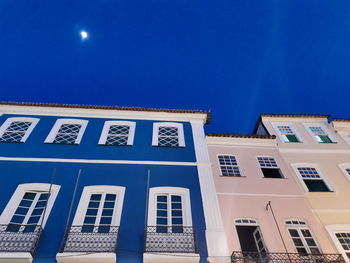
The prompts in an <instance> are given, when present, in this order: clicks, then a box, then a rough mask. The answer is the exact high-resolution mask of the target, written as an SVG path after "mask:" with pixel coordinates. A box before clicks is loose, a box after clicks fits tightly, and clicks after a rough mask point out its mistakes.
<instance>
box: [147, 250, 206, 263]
mask: <svg viewBox="0 0 350 263" xmlns="http://www.w3.org/2000/svg"><path fill="white" fill-rule="evenodd" d="M199 259H200V257H199V254H195V253H164V252H159V253H157V252H152V253H143V263H164V262H167V263H199Z"/></svg>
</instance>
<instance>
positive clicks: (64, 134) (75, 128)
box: [53, 123, 82, 144]
mask: <svg viewBox="0 0 350 263" xmlns="http://www.w3.org/2000/svg"><path fill="white" fill-rule="evenodd" d="M81 127H82V126H81V124H68V123H67V124H62V125H61V127H60V128H59V130H58V132H57V134H56V137H55V139H54V140H53V143H57V144H75V142H76V140H77V138H78V135H79V131H80V129H81Z"/></svg>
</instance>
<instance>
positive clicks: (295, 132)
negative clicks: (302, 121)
mask: <svg viewBox="0 0 350 263" xmlns="http://www.w3.org/2000/svg"><path fill="white" fill-rule="evenodd" d="M271 125H272V127H273V128H274V130H275V132H276V134H277V135H278V137H279V138H280V140H281V141H282V142H283V143H301V142H303V140H302V137H301V136H300V133H299V132H298V131H297V130H296V129H295V127H294V125H293V124H292V123H290V122H271ZM278 126H289V128H290V129H291V130H292V131H293V133H294V135H295V136H296V137H297V139H298V141H299V142H286V141H285V140H284V138H283V135H282V134H281V131H280V130H279V129H278Z"/></svg>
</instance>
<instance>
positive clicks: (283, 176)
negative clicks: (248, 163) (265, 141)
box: [255, 155, 287, 179]
mask: <svg viewBox="0 0 350 263" xmlns="http://www.w3.org/2000/svg"><path fill="white" fill-rule="evenodd" d="M264 157H265V158H273V159H274V160H275V163H276V164H277V167H267V166H261V164H260V162H259V160H258V158H264ZM255 160H256V161H257V162H258V165H259V168H260V172H261V174H262V178H267V179H286V178H287V177H286V176H285V175H284V173H283V172H282V169H281V167H280V165H279V163H278V162H277V158H276V157H275V156H271V155H257V156H255ZM262 168H266V169H279V170H280V173H281V175H282V176H281V178H268V177H265V176H264V173H263V171H262V170H261V169H262Z"/></svg>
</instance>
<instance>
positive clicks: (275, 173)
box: [261, 168, 283, 178]
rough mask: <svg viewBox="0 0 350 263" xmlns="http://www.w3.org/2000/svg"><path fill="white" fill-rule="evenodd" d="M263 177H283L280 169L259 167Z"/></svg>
mask: <svg viewBox="0 0 350 263" xmlns="http://www.w3.org/2000/svg"><path fill="white" fill-rule="evenodd" d="M261 170H262V172H263V174H264V177H265V178H283V177H282V173H281V171H280V169H278V168H277V169H276V168H261Z"/></svg>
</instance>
